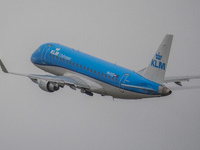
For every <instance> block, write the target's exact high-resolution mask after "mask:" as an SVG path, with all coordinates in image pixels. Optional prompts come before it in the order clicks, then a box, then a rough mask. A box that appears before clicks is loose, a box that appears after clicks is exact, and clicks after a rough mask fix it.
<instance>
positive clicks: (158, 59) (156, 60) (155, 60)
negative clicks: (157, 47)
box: [151, 52, 165, 70]
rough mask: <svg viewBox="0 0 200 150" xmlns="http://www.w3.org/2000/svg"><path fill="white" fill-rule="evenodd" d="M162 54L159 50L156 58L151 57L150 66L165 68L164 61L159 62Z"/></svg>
mask: <svg viewBox="0 0 200 150" xmlns="http://www.w3.org/2000/svg"><path fill="white" fill-rule="evenodd" d="M161 59H162V55H160V52H158V53H157V54H156V59H152V61H151V66H153V67H155V68H158V69H162V70H165V63H163V62H161Z"/></svg>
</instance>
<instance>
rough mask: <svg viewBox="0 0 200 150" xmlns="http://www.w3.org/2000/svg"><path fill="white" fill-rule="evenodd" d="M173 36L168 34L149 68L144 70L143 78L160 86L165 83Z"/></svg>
mask: <svg viewBox="0 0 200 150" xmlns="http://www.w3.org/2000/svg"><path fill="white" fill-rule="evenodd" d="M172 40H173V35H170V34H167V35H166V36H165V38H164V39H163V41H162V43H161V44H160V46H159V48H158V50H157V52H156V54H155V55H154V57H153V58H152V60H151V63H150V64H149V66H148V67H147V68H146V69H145V70H144V72H143V74H142V75H143V77H145V78H147V79H149V80H151V81H154V82H156V83H159V84H163V83H164V78H165V72H166V69H167V62H168V58H169V53H170V49H171V44H172Z"/></svg>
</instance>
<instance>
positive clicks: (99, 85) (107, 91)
mask: <svg viewBox="0 0 200 150" xmlns="http://www.w3.org/2000/svg"><path fill="white" fill-rule="evenodd" d="M36 66H37V67H38V68H40V69H42V70H44V71H46V72H49V73H52V74H54V75H57V76H67V77H69V76H70V77H72V78H73V77H78V78H80V79H81V80H83V81H84V82H86V83H87V84H88V85H89V86H90V90H91V92H94V93H98V94H101V95H110V96H112V97H113V98H122V99H141V98H150V97H158V95H147V94H142V93H136V92H131V91H127V90H124V92H121V91H120V89H119V87H115V86H112V85H110V84H107V83H105V82H101V81H99V80H96V79H94V78H91V77H88V76H86V75H83V74H80V73H77V72H74V71H71V70H68V69H65V68H61V67H56V66H46V65H36Z"/></svg>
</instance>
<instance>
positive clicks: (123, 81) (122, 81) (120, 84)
mask: <svg viewBox="0 0 200 150" xmlns="http://www.w3.org/2000/svg"><path fill="white" fill-rule="evenodd" d="M128 77H129V74H128V73H125V74H124V75H123V76H122V77H121V79H120V81H119V90H120V91H121V92H122V93H124V86H123V85H122V84H125V83H126V82H127V78H128Z"/></svg>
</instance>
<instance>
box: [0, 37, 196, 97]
mask: <svg viewBox="0 0 200 150" xmlns="http://www.w3.org/2000/svg"><path fill="white" fill-rule="evenodd" d="M172 40H173V35H171V34H166V35H165V37H164V39H163V41H162V42H161V44H160V46H159V48H158V50H157V51H156V53H155V55H154V56H153V58H152V60H151V62H150V63H149V65H148V66H147V67H146V68H144V69H142V70H140V71H138V72H135V71H132V70H130V69H127V68H124V67H121V66H118V65H116V64H113V63H110V62H107V61H105V60H102V59H99V58H97V57H94V56H91V55H88V54H85V53H83V52H80V51H79V50H74V49H73V48H69V47H66V46H64V45H61V44H57V43H45V44H42V45H41V46H40V47H39V48H38V49H37V50H36V51H35V52H34V53H33V54H32V56H31V62H32V63H33V64H34V65H35V66H36V67H38V68H40V69H42V70H43V71H45V72H48V73H51V74H53V75H36V74H20V73H12V72H8V70H7V69H6V67H5V65H4V64H3V62H2V60H0V66H1V69H2V71H3V72H4V73H8V74H13V75H19V76H25V77H28V78H30V79H31V80H32V81H33V82H34V83H36V84H38V86H39V87H40V88H41V89H42V90H44V91H47V92H55V91H58V90H59V89H60V88H63V87H64V86H65V85H66V86H69V87H70V88H71V89H74V90H76V89H80V91H81V92H82V93H85V94H87V95H89V96H93V93H97V94H101V95H102V96H112V97H113V98H119V99H142V98H153V97H162V96H168V95H170V94H171V93H172V91H171V90H170V89H169V88H168V87H166V86H165V83H169V82H174V83H176V84H177V85H179V86H182V83H181V82H182V81H189V80H190V79H199V78H200V76H180V77H168V78H167V77H165V72H166V69H167V63H168V58H169V54H170V49H171V44H172Z"/></svg>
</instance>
